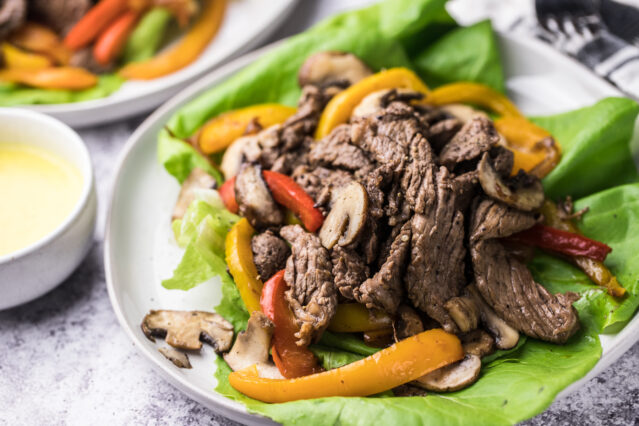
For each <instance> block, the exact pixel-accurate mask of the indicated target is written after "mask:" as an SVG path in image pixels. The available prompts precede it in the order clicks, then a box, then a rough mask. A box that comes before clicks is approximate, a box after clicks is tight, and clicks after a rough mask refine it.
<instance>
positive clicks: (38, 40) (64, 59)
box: [7, 22, 71, 65]
mask: <svg viewBox="0 0 639 426" xmlns="http://www.w3.org/2000/svg"><path fill="white" fill-rule="evenodd" d="M7 40H8V41H9V42H10V43H11V44H13V45H15V46H18V47H19V48H21V49H25V50H28V51H30V52H34V53H39V54H41V55H46V56H50V57H51V58H52V59H53V60H54V61H55V62H56V63H57V64H60V65H68V64H69V61H70V60H71V51H70V50H69V49H68V48H67V47H66V46H65V45H64V44H62V40H60V37H58V35H57V34H56V33H55V32H54V31H53V30H51V29H49V28H47V27H45V26H43V25H40V24H36V23H35V22H27V23H26V24H24V25H23V26H21V27H20V28H19V29H17V30H16V31H14V32H12V33H11V34H10V35H9V38H8V39H7Z"/></svg>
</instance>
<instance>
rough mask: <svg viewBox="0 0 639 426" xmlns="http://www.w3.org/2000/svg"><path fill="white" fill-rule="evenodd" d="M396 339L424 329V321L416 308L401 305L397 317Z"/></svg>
mask: <svg viewBox="0 0 639 426" xmlns="http://www.w3.org/2000/svg"><path fill="white" fill-rule="evenodd" d="M394 329H395V340H396V341H400V340H402V339H406V338H407V337H411V336H414V335H416V334H419V333H421V332H422V331H424V323H423V322H422V319H421V318H420V316H419V314H418V313H417V311H415V309H413V308H412V307H410V306H408V305H400V306H399V308H398V309H397V316H396V318H395V324H394Z"/></svg>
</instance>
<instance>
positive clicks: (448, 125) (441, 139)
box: [425, 118, 463, 152]
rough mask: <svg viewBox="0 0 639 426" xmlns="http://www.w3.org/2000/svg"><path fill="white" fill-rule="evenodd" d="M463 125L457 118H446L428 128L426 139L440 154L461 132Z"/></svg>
mask: <svg viewBox="0 0 639 426" xmlns="http://www.w3.org/2000/svg"><path fill="white" fill-rule="evenodd" d="M462 125H463V123H462V122H461V121H460V120H459V119H457V118H446V119H444V120H441V121H438V122H437V123H435V124H433V125H432V126H430V127H428V130H427V132H426V135H425V136H426V139H428V142H430V145H431V146H432V148H433V149H434V150H435V152H440V151H441V150H442V148H443V147H444V146H446V144H447V143H448V142H450V140H451V139H452V138H453V136H455V135H456V134H457V132H459V130H460V129H461V128H462Z"/></svg>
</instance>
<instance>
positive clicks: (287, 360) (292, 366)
mask: <svg viewBox="0 0 639 426" xmlns="http://www.w3.org/2000/svg"><path fill="white" fill-rule="evenodd" d="M287 288H288V285H287V284H286V281H284V270H281V271H279V272H277V273H276V274H275V275H273V276H272V277H271V279H269V280H268V281H267V282H266V283H265V284H264V288H263V289H262V297H261V298H260V305H261V306H262V312H264V314H265V315H266V316H267V317H268V318H269V319H270V320H271V321H272V322H273V324H274V325H275V330H274V332H273V352H272V353H273V361H274V362H275V365H276V366H277V368H278V369H279V370H280V373H282V375H283V376H284V377H286V378H287V379H292V378H295V377H302V376H308V375H310V374H315V373H319V372H320V371H322V368H321V367H320V366H319V364H318V363H317V358H315V355H313V352H311V351H310V350H309V349H308V348H307V347H305V346H298V345H297V343H296V341H297V338H296V337H295V333H297V332H298V331H299V327H298V326H297V324H296V322H295V317H294V316H293V312H291V308H290V307H289V305H288V303H287V302H286V298H285V296H284V293H285V292H286V290H287Z"/></svg>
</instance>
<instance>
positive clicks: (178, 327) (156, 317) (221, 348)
mask: <svg viewBox="0 0 639 426" xmlns="http://www.w3.org/2000/svg"><path fill="white" fill-rule="evenodd" d="M142 332H143V333H144V335H145V336H146V337H147V338H148V339H149V340H151V341H152V342H154V341H155V339H154V337H160V338H162V337H163V338H164V339H165V341H166V343H168V344H169V345H171V346H173V347H174V348H177V349H185V350H197V349H200V348H201V347H202V342H206V343H208V344H209V345H211V346H213V348H214V349H215V350H216V352H225V351H227V350H228V349H229V348H230V347H231V342H232V341H233V326H232V325H231V323H229V322H228V321H227V320H225V319H224V318H222V316H221V315H218V314H216V313H213V312H204V311H165V310H162V311H151V312H149V313H148V314H147V315H146V316H145V317H144V319H143V320H142Z"/></svg>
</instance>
